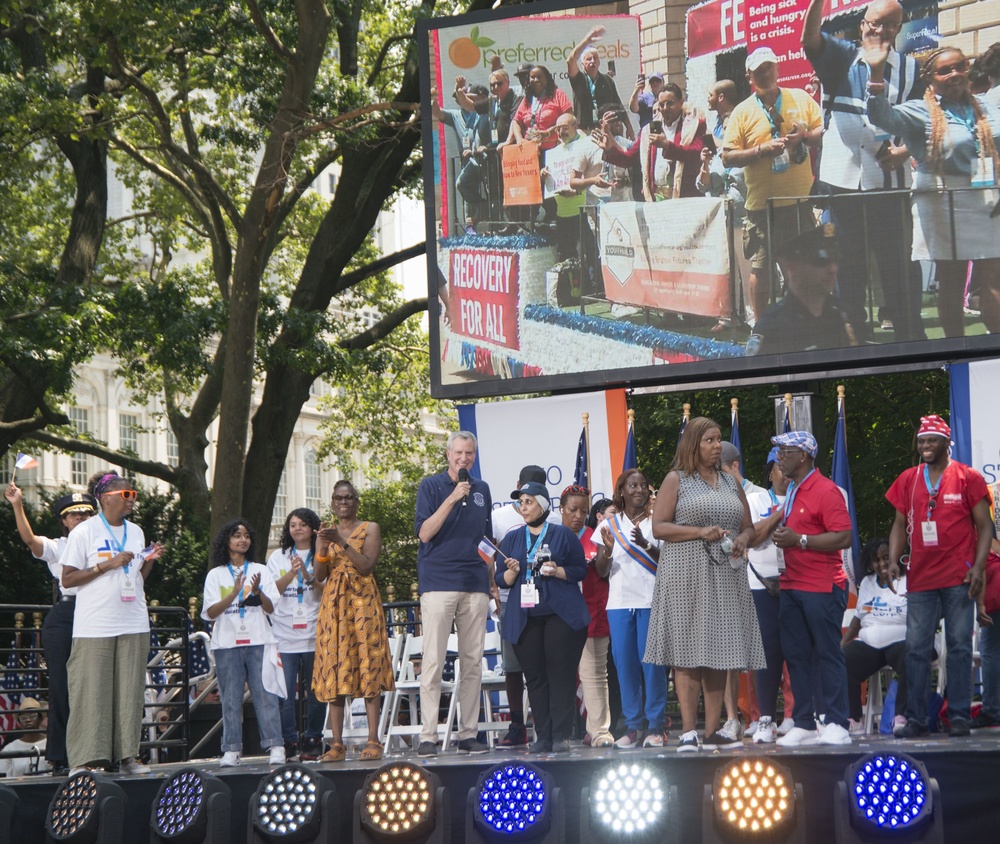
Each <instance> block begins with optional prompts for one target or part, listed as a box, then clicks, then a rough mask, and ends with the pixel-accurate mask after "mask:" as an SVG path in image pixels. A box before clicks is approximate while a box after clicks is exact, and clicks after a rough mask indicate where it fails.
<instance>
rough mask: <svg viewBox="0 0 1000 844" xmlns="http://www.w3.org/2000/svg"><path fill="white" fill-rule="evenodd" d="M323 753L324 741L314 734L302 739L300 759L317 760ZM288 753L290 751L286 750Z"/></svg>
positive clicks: (305, 760) (306, 760) (286, 753)
mask: <svg viewBox="0 0 1000 844" xmlns="http://www.w3.org/2000/svg"><path fill="white" fill-rule="evenodd" d="M322 754H323V742H322V740H321V739H318V738H315V737H313V736H306V737H305V738H304V739H303V740H302V750H300V751H299V759H300V760H301V761H302V762H315V761H316V760H317V759H319V757H320V756H321V755H322ZM285 755H286V756H287V755H288V751H287V750H286V751H285Z"/></svg>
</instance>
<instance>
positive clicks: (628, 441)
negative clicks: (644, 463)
mask: <svg viewBox="0 0 1000 844" xmlns="http://www.w3.org/2000/svg"><path fill="white" fill-rule="evenodd" d="M638 468H639V461H638V459H637V458H636V456H635V431H634V430H633V429H632V425H629V426H628V436H627V437H626V438H625V459H624V460H623V461H622V471H623V472H627V471H628V470H629V469H638Z"/></svg>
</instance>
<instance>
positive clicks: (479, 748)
mask: <svg viewBox="0 0 1000 844" xmlns="http://www.w3.org/2000/svg"><path fill="white" fill-rule="evenodd" d="M458 749H459V750H464V751H465V752H466V753H489V752H490V747H489V745H488V744H483V743H482V742H481V741H477V740H476V739H474V738H467V739H462V740H461V741H460V742H459V743H458Z"/></svg>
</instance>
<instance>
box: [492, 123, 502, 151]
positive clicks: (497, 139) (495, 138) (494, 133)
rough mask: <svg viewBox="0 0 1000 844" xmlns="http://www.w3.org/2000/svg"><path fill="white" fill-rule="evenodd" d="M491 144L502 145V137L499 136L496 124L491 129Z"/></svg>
mask: <svg viewBox="0 0 1000 844" xmlns="http://www.w3.org/2000/svg"><path fill="white" fill-rule="evenodd" d="M490 142H491V143H492V144H493V146H496V145H497V144H498V143H500V136H499V135H498V134H497V127H496V124H495V123H494V124H493V125H492V126H491V127H490Z"/></svg>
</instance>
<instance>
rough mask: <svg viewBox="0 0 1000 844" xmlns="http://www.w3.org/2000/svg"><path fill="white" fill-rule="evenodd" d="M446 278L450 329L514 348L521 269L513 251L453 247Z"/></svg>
mask: <svg viewBox="0 0 1000 844" xmlns="http://www.w3.org/2000/svg"><path fill="white" fill-rule="evenodd" d="M449 263H450V267H451V272H450V274H449V275H450V277H449V279H448V294H449V299H450V308H449V310H450V312H451V328H452V331H454V332H455V333H456V334H461V335H462V336H463V337H468V338H469V339H470V340H485V341H486V342H489V343H495V344H497V345H498V346H504V347H506V348H508V349H514V350H515V351H517V350H518V349H520V348H521V341H520V337H519V335H518V333H517V298H518V291H519V289H520V283H519V281H520V276H519V273H520V269H519V266H518V255H517V253H516V252H507V251H502V250H492V249H491V250H482V249H453V250H452V252H451V256H450V259H449Z"/></svg>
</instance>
